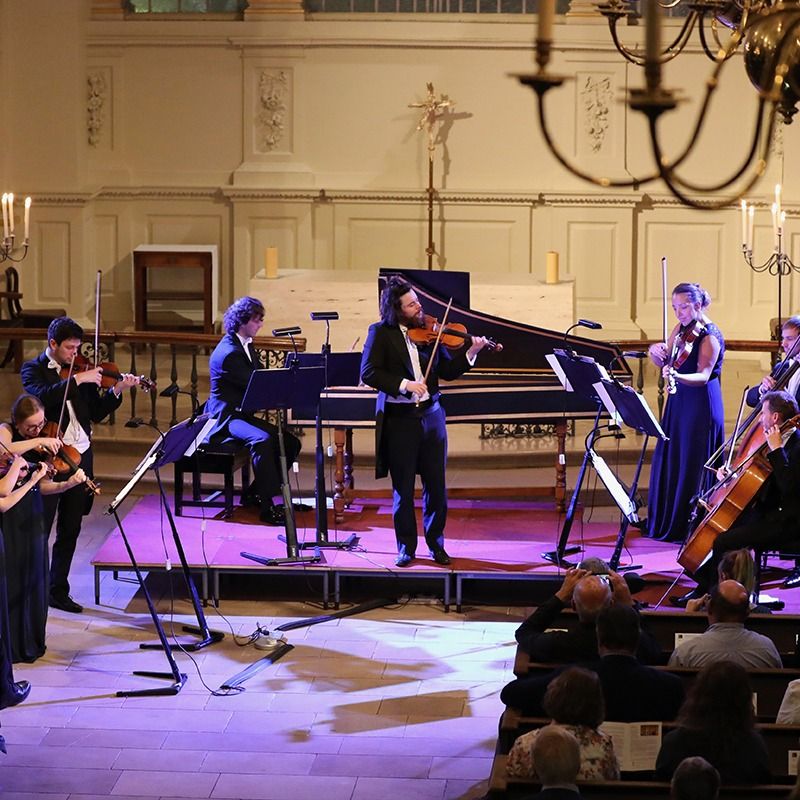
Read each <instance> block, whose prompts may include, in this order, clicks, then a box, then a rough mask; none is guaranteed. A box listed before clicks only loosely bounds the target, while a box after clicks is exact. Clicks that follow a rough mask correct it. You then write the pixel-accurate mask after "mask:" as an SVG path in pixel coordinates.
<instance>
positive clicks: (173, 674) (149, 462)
mask: <svg viewBox="0 0 800 800" xmlns="http://www.w3.org/2000/svg"><path fill="white" fill-rule="evenodd" d="M208 422H209V417H208V415H207V414H204V415H202V416H200V417H197V418H196V419H194V420H190V421H189V423H188V424H187V423H186V422H182V423H179V424H178V425H176V426H175V428H179V429H182V431H181V433H180V434H178V435H176V436H169V434H170V432H171V431H172V430H174V428H173V429H170V431H168V432H167V434H161V435H160V437H159V439H158V440H157V441H156V442H155V444H154V445H153V446H152V447H151V448H150V450H149V451H148V452H147V454H146V455H145V457H144V458H143V459H142V460H141V461H140V462H139V464H138V466H137V467H136V469H135V470H134V472H133V476H132V477H131V479H130V480H129V481H128V482H127V483H126V484H125V486H123V487H122V489H120V491H119V492H118V493H117V496H116V497H115V498H114V499H113V500H112V501H111V503H110V504H109V506H108V508H107V509H106V512H105V513H106V514H113V515H114V519H115V521H116V523H117V528H118V529H119V532H120V535H121V536H122V541H123V542H124V544H125V549H126V550H127V551H128V558H129V559H130V562H131V566H132V567H133V570H134V572H135V573H136V580H137V581H138V583H139V588H140V589H141V591H142V594H143V595H144V599H145V602H146V603H147V609H148V611H149V612H150V617H151V618H152V620H153V625H154V627H155V629H156V633H157V634H158V639H159V642H160V644H158V645H154V647H156V648H158V649H161V650H163V651H164V655H165V656H166V659H167V663H168V664H169V667H170V671H169V672H153V671H151V670H134V672H133V674H134V675H141V676H143V677H146V678H160V679H164V680H171V681H172V685H171V686H163V687H160V688H154V689H130V690H120V691H118V692H117V693H116V695H117V697H148V696H154V695H173V694H178V692H179V691H180V690H181V689H182V688H183V685H184V684H185V683H186V673H185V672H181V671H180V670H179V669H178V664H177V663H176V661H175V656H174V655H173V653H172V647H171V646H170V643H169V640H168V639H167V636H166V634H165V633H164V627H163V625H162V624H161V618H160V617H159V616H158V612H157V611H156V608H155V606H154V605H153V599H152V597H151V596H150V592H149V590H148V588H147V584H146V583H145V581H144V577H143V576H142V572H141V570H140V569H139V564H138V562H137V561H136V556H135V555H134V553H133V548H132V547H131V544H130V542H129V541H128V537H127V535H126V534H125V529H124V527H123V526H122V520H121V519H120V517H119V511H118V509H119V507H120V505H121V504H122V503H123V502H124V500H125V498H126V497H127V496H128V495H129V494H130V493H131V491H132V490H133V488H134V487H135V486H136V485H137V484H138V483H139V481H140V480H141V479H142V477H143V476H144V475H145V473H146V472H147V471H148V470H149V469H150V468H151V467H153V466H155V465H156V464H158V462H159V459H161V458H162V457H164V456H166V457H173V456H174V458H172V460H175V458H180V457H181V456H182V455H183V454H184V452H186V450H187V449H188V447H189V446H190V445H191V444H192V442H194V441H195V440H196V439H197V438H198V436H200V435H201V434H203V433H204V431H205V428H206V425H207V423H208ZM186 428H189V429H190V430H191V436H188V434H186V436H188V439H184V433H183V431H184V430H185V429H186ZM168 437H169V438H168ZM181 447H182V448H183V449H180V448H181ZM178 450H180V452H178ZM167 463H169V462H167ZM156 478H157V480H158V485H159V490H160V492H161V502H162V504H163V505H164V507H165V508H166V509H167V512H168V514H169V519H170V522H171V526H172V530H173V536H174V538H175V545H176V548H177V549H178V552H179V554H180V555H182V556H183V559H182V564H181V566H182V567H184V577H185V578H186V579H187V585H188V586H189V587H190V589H189V591H190V594H192V600H193V602H195V603H196V605H195V612H196V613H198V623H201V625H200V628H199V629H195V628H189V627H188V626H187V627H184V630H189V631H192V632H194V631H197V632H203V633H204V634H205V636H204V641H203V642H193V643H191V644H190V645H188V646H184V649H186V650H188V649H193V650H197V649H199V648H200V647H205V646H206V644H211V643H212V642H213V641H219V640H220V639H222V638H223V634H220V633H214V634H211V633H210V632H209V631H208V627H207V626H206V625H205V617H204V616H203V612H202V608H201V607H200V605H199V603H197V602H196V601H197V590H196V588H195V587H194V580H193V579H192V576H191V573H189V572H188V565H186V564H185V555H183V547H182V545H181V542H180V538H179V537H178V534H177V530H176V529H175V524H174V520H173V519H172V515H171V514H170V513H169V510H170V509H169V503H168V502H166V498H165V496H164V490H163V486H162V485H161V479H160V476H159V474H158V470H156ZM201 621H202V622H201ZM205 639H208V640H209V641H205ZM139 647H140V648H142V649H145V648H146V647H147V646H146V645H139Z"/></svg>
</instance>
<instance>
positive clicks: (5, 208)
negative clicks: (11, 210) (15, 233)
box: [2, 192, 8, 239]
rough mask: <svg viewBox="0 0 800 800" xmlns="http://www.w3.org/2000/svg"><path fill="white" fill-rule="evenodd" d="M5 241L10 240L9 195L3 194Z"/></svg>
mask: <svg viewBox="0 0 800 800" xmlns="http://www.w3.org/2000/svg"><path fill="white" fill-rule="evenodd" d="M2 204H3V239H8V195H7V194H6V193H5V192H3V197H2Z"/></svg>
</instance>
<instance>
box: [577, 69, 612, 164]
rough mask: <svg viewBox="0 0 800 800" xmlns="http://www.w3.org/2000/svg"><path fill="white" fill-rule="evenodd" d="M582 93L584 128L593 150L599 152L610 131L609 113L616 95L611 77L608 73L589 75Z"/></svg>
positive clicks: (582, 87)
mask: <svg viewBox="0 0 800 800" xmlns="http://www.w3.org/2000/svg"><path fill="white" fill-rule="evenodd" d="M580 95H581V102H582V104H583V130H584V132H585V134H586V136H587V138H588V140H589V147H590V148H591V150H592V152H593V153H599V152H600V150H601V149H602V147H603V143H604V142H605V138H606V131H608V124H609V120H608V115H609V112H610V109H611V101H612V99H613V95H614V92H613V90H612V89H611V78H610V77H609V76H608V75H606V76H603V77H599V78H598V77H595V76H594V75H587V76H586V78H585V80H584V82H583V86H581V90H580Z"/></svg>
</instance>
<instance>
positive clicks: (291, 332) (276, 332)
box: [272, 325, 303, 336]
mask: <svg viewBox="0 0 800 800" xmlns="http://www.w3.org/2000/svg"><path fill="white" fill-rule="evenodd" d="M302 332H303V331H302V330H301V329H300V327H299V326H298V325H290V326H289V327H288V328H273V329H272V335H273V336H299V335H300V334H301V333H302Z"/></svg>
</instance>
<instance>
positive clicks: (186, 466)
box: [175, 442, 250, 518]
mask: <svg viewBox="0 0 800 800" xmlns="http://www.w3.org/2000/svg"><path fill="white" fill-rule="evenodd" d="M240 470H241V494H244V492H245V490H246V489H247V487H248V486H249V484H250V451H249V450H248V449H247V447H243V446H242V445H241V444H239V443H238V442H230V443H222V444H217V445H205V446H203V447H201V448H198V449H197V450H196V451H195V452H194V453H193V454H192V455H191V456H184V457H183V458H180V459H178V460H177V461H176V462H175V516H176V517H180V516H181V515H182V513H183V508H184V506H195V507H196V506H200V507H205V508H222V509H224V511H223V513H222V516H223V518H227V517H229V516H230V515H231V514H232V513H233V508H234V496H235V494H236V490H235V485H234V476H235V474H236V473H237V472H238V471H240ZM187 472H188V473H191V476H192V495H191V498H192V499H191V500H186V499H184V477H185V475H186V473H187ZM203 475H222V479H223V488H222V489H216V490H214V491H212V492H211V493H210V494H209V495H208V496H207V497H203ZM220 496H222V498H223V499H222V500H220V499H219V498H220Z"/></svg>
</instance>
